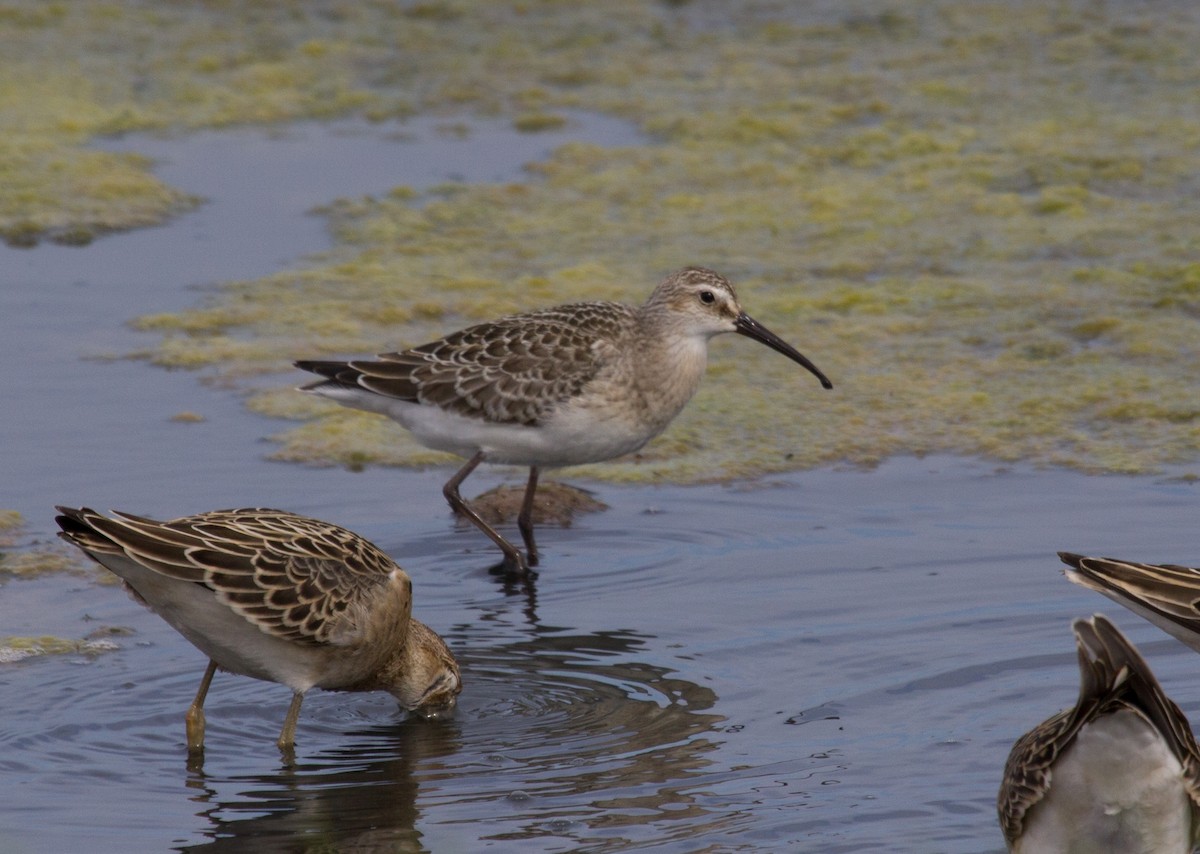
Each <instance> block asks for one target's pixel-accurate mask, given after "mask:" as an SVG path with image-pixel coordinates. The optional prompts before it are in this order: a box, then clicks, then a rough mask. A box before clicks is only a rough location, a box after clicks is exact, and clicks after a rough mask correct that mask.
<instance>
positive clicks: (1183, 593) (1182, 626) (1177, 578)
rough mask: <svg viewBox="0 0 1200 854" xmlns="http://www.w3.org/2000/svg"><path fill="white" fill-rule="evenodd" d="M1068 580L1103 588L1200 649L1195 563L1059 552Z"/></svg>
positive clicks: (1199, 590)
mask: <svg viewBox="0 0 1200 854" xmlns="http://www.w3.org/2000/svg"><path fill="white" fill-rule="evenodd" d="M1058 556H1059V557H1060V558H1062V562H1063V563H1065V564H1066V565H1067V566H1068V567H1070V568H1069V569H1067V570H1066V571H1065V574H1066V576H1067V578H1068V579H1069V580H1070V581H1073V582H1074V583H1076V584H1078V585H1080V586H1081V587H1086V588H1088V589H1089V590H1095V591H1096V592H1097V593H1103V594H1104V595H1105V596H1107V597H1108V598H1109V599H1112V600H1113V601H1114V602H1118V603H1120V604H1121V605H1124V606H1125V607H1126V608H1128V609H1129V610H1130V611H1133V612H1134V613H1135V614H1137V615H1139V616H1141V617H1145V618H1146V619H1147V620H1149V621H1150V622H1152V623H1154V625H1156V626H1158V627H1159V628H1160V629H1162V630H1163V631H1164V632H1166V633H1167V634H1169V635H1171V636H1172V637H1175V638H1177V639H1178V640H1180V641H1183V643H1185V644H1187V645H1188V646H1190V647H1191V648H1192V649H1194V650H1196V651H1197V652H1200V569H1192V568H1191V567H1188V566H1179V565H1177V564H1170V563H1168V564H1154V563H1134V562H1132V561H1127V560H1117V559H1115V558H1110V557H1084V556H1083V555H1077V554H1072V553H1071V552H1059V553H1058Z"/></svg>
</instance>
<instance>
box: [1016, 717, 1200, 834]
mask: <svg viewBox="0 0 1200 854" xmlns="http://www.w3.org/2000/svg"><path fill="white" fill-rule="evenodd" d="M1191 827H1192V817H1191V806H1190V801H1189V799H1188V797H1187V794H1186V792H1185V790H1184V786H1183V779H1182V769H1181V767H1180V764H1179V760H1177V759H1176V758H1175V755H1174V754H1173V753H1171V751H1170V750H1169V749H1168V748H1167V745H1166V743H1165V742H1164V741H1163V739H1162V738H1161V737H1160V736H1159V735H1158V733H1157V731H1156V730H1155V729H1154V728H1153V727H1151V726H1150V725H1149V724H1148V723H1146V721H1145V720H1144V719H1143V718H1141V717H1140V716H1139V715H1137V714H1135V713H1133V712H1129V711H1121V712H1117V713H1115V714H1111V715H1106V716H1104V717H1102V718H1100V719H1099V720H1097V721H1095V722H1093V723H1091V724H1088V725H1087V726H1085V727H1084V728H1083V729H1082V730H1081V731H1080V732H1079V735H1078V736H1076V738H1075V741H1074V743H1073V744H1072V745H1071V747H1070V748H1068V749H1067V750H1066V751H1065V752H1064V753H1063V754H1062V756H1060V757H1059V759H1058V761H1057V762H1056V763H1055V764H1054V768H1053V770H1052V772H1051V777H1050V790H1049V792H1047V794H1046V797H1045V798H1044V799H1043V800H1042V801H1041V803H1039V804H1037V805H1035V806H1034V807H1033V809H1032V810H1030V815H1029V818H1028V819H1027V821H1026V827H1025V832H1024V833H1023V834H1022V836H1021V839H1020V841H1019V843H1018V844H1017V845H1016V846H1015V847H1014V848H1013V851H1015V852H1023V854H1104V852H1113V854H1116V852H1120V854H1139V852H1142V854H1168V852H1178V854H1186V852H1188V851H1190V850H1191Z"/></svg>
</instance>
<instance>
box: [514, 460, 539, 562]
mask: <svg viewBox="0 0 1200 854" xmlns="http://www.w3.org/2000/svg"><path fill="white" fill-rule="evenodd" d="M537 483H538V467H537V466H530V467H529V483H528V484H527V485H526V486H525V500H524V501H522V502H521V514H520V515H519V516H517V527H518V528H520V529H521V539H523V540H524V541H525V551H526V552H527V553H528V555H529V565H530V566H537V565H538V550H537V543H535V542H534V540H533V495H534V493H535V492H537Z"/></svg>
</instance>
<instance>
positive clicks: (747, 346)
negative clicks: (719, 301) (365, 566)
mask: <svg viewBox="0 0 1200 854" xmlns="http://www.w3.org/2000/svg"><path fill="white" fill-rule="evenodd" d="M0 20H7V21H9V22H10V23H12V24H13V25H12V26H5V27H0V33H3V35H0V49H3V50H4V51H5V63H6V70H9V69H11V71H10V73H9V75H8V79H9V82H8V83H6V84H4V85H3V89H2V90H0V110H2V111H3V115H4V116H5V119H6V126H12V127H13V131H12V133H10V142H9V143H8V145H9V146H12V145H19V146H23V147H22V150H23V151H33V152H38V153H39V155H38V156H39V157H41V158H42V159H41V160H38V161H37V162H36V163H33V164H32V165H30V164H29V161H28V160H26V161H21V162H22V163H24V164H25V166H24V167H20V166H14V163H16V160H15V158H14V156H13V154H12V152H11V151H10V150H9V149H8V148H4V147H0V170H7V171H11V170H13V169H14V168H24V169H27V170H29V171H30V177H29V182H30V186H33V187H36V188H37V192H36V193H33V194H32V196H31V198H32V197H36V199H37V200H38V202H39V203H45V206H46V207H47V208H48V209H50V210H53V211H56V212H58V214H59V215H60V216H61V217H62V218H63V222H64V223H66V224H70V223H73V222H80V223H84V224H86V223H87V222H90V220H89V218H88V217H87V216H85V215H84V214H83V213H81V212H80V210H79V209H78V206H81V205H85V204H98V202H99V201H103V199H102V198H101V197H102V194H101V193H100V192H98V189H97V188H94V187H89V186H86V185H85V186H83V187H82V188H76V189H75V190H74V191H73V193H74V194H73V195H70V194H66V193H63V192H61V190H60V189H56V188H57V187H58V185H57V184H56V183H55V181H54V180H52V176H53V175H54V174H55V172H54V170H53V169H50V168H49V167H48V166H47V164H46V162H45V160H44V158H45V157H47V156H51V157H56V158H58V159H59V160H61V161H62V163H64V164H66V165H65V166H63V167H62V169H63V170H65V171H70V170H73V169H85V168H86V164H87V162H88V158H90V157H93V156H94V155H93V154H89V153H88V152H86V151H83V150H82V149H81V148H80V147H79V146H80V145H81V144H82V142H83V141H85V140H86V139H87V138H88V137H89V136H91V135H94V134H97V133H105V132H116V131H125V130H135V129H145V128H194V127H205V126H219V125H224V124H231V123H244V122H281V121H287V120H291V119H297V118H302V117H313V116H317V117H320V116H332V115H344V114H359V115H365V116H367V117H369V118H372V119H385V118H390V117H395V116H402V115H406V114H409V113H412V112H430V111H442V112H445V111H449V110H453V111H458V112H459V114H460V115H461V114H464V113H489V114H500V115H506V116H509V117H511V119H512V121H513V122H514V123H515V124H516V126H518V127H519V126H520V123H521V121H522V120H523V119H522V117H524V121H529V120H530V118H531V117H554V116H557V115H560V114H561V113H562V111H564V110H568V109H586V110H596V111H606V112H610V113H614V114H617V115H620V116H623V117H626V118H628V119H629V120H630V121H633V122H636V123H637V124H638V125H639V126H640V127H641V128H642V129H643V130H644V131H645V132H646V133H647V134H649V135H651V136H652V138H653V141H652V142H648V143H647V144H646V145H642V146H634V147H627V148H621V149H604V148H600V147H597V146H594V145H586V144H574V145H569V146H565V147H563V148H561V149H559V150H558V151H557V152H555V154H554V155H553V156H552V157H551V158H550V159H549V160H548V161H546V162H544V163H541V164H539V165H538V166H537V167H536V169H535V170H534V175H533V176H532V180H531V182H530V183H528V184H521V185H504V186H452V187H445V188H440V189H439V190H438V191H437V192H431V193H429V194H426V195H425V196H418V197H415V198H414V194H413V192H412V191H411V190H410V189H408V188H398V191H396V192H389V190H390V189H391V188H387V187H380V188H379V194H378V196H377V197H376V198H373V199H356V200H345V201H340V202H336V203H332V204H330V205H329V206H328V208H327V213H328V215H329V216H330V218H331V222H332V224H333V227H334V229H335V232H336V235H337V238H338V240H339V246H338V248H337V249H336V250H335V251H333V252H332V253H330V254H329V255H328V257H327V258H326V259H325V260H324V261H323V262H322V263H320V264H318V265H314V266H312V267H309V268H307V269H302V270H295V271H288V272H285V273H280V274H277V275H274V276H270V277H267V278H265V279H261V280H258V281H253V282H239V283H233V284H230V285H229V286H228V287H226V288H225V289H224V290H223V292H222V293H221V294H219V295H218V296H217V297H216V298H215V299H214V301H213V302H212V304H210V305H206V306H203V307H201V308H200V309H198V310H196V311H192V312H184V313H182V314H179V315H171V316H161V315H160V316H155V317H153V318H145V319H143V321H142V326H143V327H144V328H154V329H160V330H163V332H164V336H165V337H164V340H163V344H162V346H161V348H160V349H159V350H158V351H157V352H156V353H155V359H156V360H157V361H159V362H160V363H162V364H165V365H178V366H188V367H194V366H213V367H214V368H215V369H216V371H217V372H219V373H220V374H223V375H227V376H242V375H245V374H247V373H251V372H255V371H262V372H267V371H276V370H279V369H281V368H283V367H284V366H285V365H286V364H287V363H288V362H289V361H290V360H291V359H293V358H296V357H301V356H316V355H320V354H323V353H354V352H358V353H372V352H377V351H381V350H386V349H391V348H396V347H401V346H404V345H412V344H418V343H422V342H423V341H426V340H428V339H430V338H432V337H435V336H437V335H440V334H443V333H445V332H447V331H450V330H452V329H454V328H457V327H459V326H461V325H463V324H466V323H470V322H472V321H476V320H480V319H484V318H487V317H490V316H492V315H495V314H497V313H502V312H508V311H514V310H519V309H522V308H528V307H534V306H538V305H544V304H548V303H554V302H561V301H568V300H572V299H579V298H614V299H624V300H630V301H639V300H641V299H642V298H644V296H645V295H646V293H647V292H648V291H649V289H650V288H651V287H652V285H653V284H654V283H655V281H657V279H659V278H660V277H661V276H663V275H664V274H666V273H667V272H669V271H670V270H672V269H674V268H676V267H678V266H681V265H682V264H685V263H700V264H706V265H709V266H712V267H715V268H717V269H719V270H721V271H722V272H725V273H727V274H728V275H730V276H731V277H732V278H733V279H734V281H735V283H736V284H738V285H739V287H740V293H741V296H742V299H743V302H744V304H745V306H746V308H747V309H748V310H749V311H750V313H751V314H753V315H754V316H756V317H758V318H759V319H760V320H762V321H763V322H764V323H766V324H767V325H769V326H771V327H772V328H774V329H775V330H776V331H778V332H779V333H780V334H782V335H783V336H784V337H785V338H787V339H789V340H790V341H792V342H793V343H795V344H796V345H797V346H799V347H800V348H801V349H803V350H804V351H805V352H806V353H807V354H808V355H810V356H811V357H812V358H813V359H814V360H815V361H816V362H817V364H819V365H820V366H821V367H822V368H823V369H824V370H825V372H826V373H828V374H829V376H830V377H831V378H832V379H833V381H834V384H835V386H836V387H835V390H834V391H832V392H824V391H821V390H820V389H819V388H818V387H817V386H816V384H815V383H814V382H813V381H812V377H811V376H809V375H807V374H806V373H804V372H803V371H801V370H799V369H798V368H797V367H796V366H795V365H794V364H791V363H789V362H787V361H786V360H785V359H783V358H782V357H780V356H778V355H777V354H774V353H771V352H768V351H767V350H766V349H765V348H760V347H756V346H755V345H753V344H751V343H750V342H747V341H744V340H740V339H739V340H733V339H732V338H727V339H718V340H717V341H715V342H714V345H713V347H712V353H713V358H712V366H711V368H710V371H709V374H710V375H709V377H708V378H707V380H706V382H705V384H704V385H703V386H702V388H701V391H700V393H699V394H698V395H697V397H696V399H695V400H694V401H693V402H692V404H691V405H690V406H689V407H688V408H687V409H686V410H685V411H684V413H683V415H681V416H680V418H679V419H678V420H677V421H676V423H674V424H673V425H672V426H671V428H670V429H669V430H668V431H667V433H666V434H665V435H664V436H663V437H662V438H660V439H659V440H657V441H655V442H654V443H652V444H651V445H650V446H648V447H647V448H646V449H645V450H644V451H643V453H642V455H640V456H639V457H638V458H637V459H630V460H624V461H620V462H617V463H611V464H605V465H600V466H594V467H587V468H586V469H581V470H580V471H581V472H582V473H586V474H587V475H589V476H597V477H607V478H616V479H655V478H669V479H673V480H680V479H703V478H713V477H728V476H740V475H748V474H753V473H757V472H763V471H770V470H781V469H789V468H802V467H808V466H815V465H820V464H825V463H829V462H833V461H841V460H849V461H852V462H856V463H868V464H869V463H872V462H875V461H878V460H879V459H882V458H883V457H886V456H888V455H890V454H895V453H918V454H920V453H931V452H939V451H945V452H955V453H965V454H983V455H987V456H989V457H993V458H997V459H1002V460H1029V461H1034V462H1038V463H1045V464H1061V465H1070V466H1076V467H1080V468H1084V469H1088V470H1096V471H1127V472H1136V471H1147V470H1153V469H1156V468H1159V467H1162V466H1164V465H1169V464H1180V463H1184V464H1191V463H1194V462H1195V461H1196V459H1197V449H1198V447H1200V404H1197V403H1196V402H1195V401H1196V400H1197V396H1196V383H1195V375H1194V365H1195V364H1196V361H1197V356H1198V355H1200V354H1198V353H1197V349H1198V347H1200V343H1198V341H1200V337H1198V336H1197V334H1196V327H1197V323H1198V322H1200V252H1198V249H1200V230H1197V229H1196V227H1195V223H1196V222H1200V210H1197V208H1198V206H1200V202H1198V196H1197V193H1196V192H1195V174H1196V168H1197V155H1198V149H1200V114H1198V111H1197V109H1196V105H1195V93H1196V91H1197V87H1198V85H1200V64H1198V63H1197V62H1196V60H1195V50H1194V45H1195V44H1197V43H1198V41H1200V18H1198V16H1197V15H1196V14H1195V12H1194V10H1193V8H1192V6H1191V5H1189V4H1185V3H1174V4H1172V3H1162V4H1153V5H1152V6H1145V5H1143V6H1139V7H1137V8H1136V9H1135V8H1133V7H1128V8H1126V7H1122V6H1099V5H1096V4H1089V3H1070V2H1058V3H1043V2H1033V0H1013V2H977V3H962V2H950V0H943V2H936V0H931V2H926V3H921V4H899V3H883V2H857V3H849V4H842V3H830V4H782V5H781V4H773V3H754V2H747V3H741V4H709V3H701V2H696V3H685V4H676V3H653V2H632V0H627V1H625V2H623V1H622V0H616V2H611V3H604V4H568V3H562V2H554V0H520V2H488V3H483V2H439V3H422V4H417V5H411V4H410V5H403V4H391V3H387V4H384V3H379V4H375V3H358V2H355V3H351V2H345V3H332V4H325V3H323V4H319V5H317V4H305V3H268V4H233V3H222V2H217V3H208V4H203V5H199V4H197V5H191V4H170V5H169V4H159V5H144V4H135V3H127V4H123V3H113V4H95V3H88V4H84V3H77V4H72V3H63V4H52V5H46V4H34V3H32V2H30V3H9V4H5V5H4V6H3V7H0ZM64 57H66V58H67V59H66V60H64ZM13 81H17V82H13ZM536 124H537V122H533V125H536ZM533 125H531V126H533ZM46 151H50V152H51V154H50V155H46V153H45V152H46ZM0 177H2V175H0ZM4 183H5V182H3V181H0V186H3V185H4ZM148 195H149V194H148ZM414 202H417V203H419V204H414ZM129 204H130V203H129V200H128V199H126V200H125V202H123V203H121V204H117V205H111V206H108V207H107V208H106V210H110V209H123V208H125V207H127V206H128V205H129ZM21 210H22V208H21V205H20V204H16V205H14V204H12V202H11V200H5V198H4V197H3V196H0V224H3V223H19V222H21V221H23V218H22V216H21V215H20V212H21ZM6 217H7V218H6ZM14 217H15V218H14ZM28 219H29V218H28V217H25V218H24V220H28ZM289 381H290V380H289ZM284 401H285V395H284V394H283V393H280V392H271V393H269V394H268V396H266V397H265V398H262V399H260V400H259V401H258V402H257V403H256V407H257V408H259V409H260V410H263V411H271V412H274V413H275V414H283V415H287V416H288V417H309V416H311V415H316V414H321V415H322V417H321V418H320V419H319V420H316V421H311V422H309V423H306V424H304V425H303V426H301V427H299V428H297V429H294V430H290V431H288V432H287V433H285V434H284V435H283V436H282V437H280V438H281V443H282V444H281V451H280V456H282V457H284V458H287V459H296V460H306V461H327V462H338V463H343V464H349V465H362V464H364V463H368V462H383V463H399V464H414V463H425V462H429V461H431V460H435V459H440V457H438V456H437V455H434V454H431V453H429V452H427V451H424V450H423V449H421V448H419V447H418V446H416V445H415V443H413V442H412V441H411V440H410V439H408V437H407V436H406V435H405V434H404V433H403V431H402V430H400V429H399V428H398V427H395V426H394V425H391V424H389V423H387V422H385V421H384V420H383V419H381V418H379V417H377V416H370V415H365V414H359V413H352V412H348V411H345V410H338V409H336V408H334V407H332V406H323V405H321V404H319V403H318V402H301V401H299V400H297V401H296V402H284Z"/></svg>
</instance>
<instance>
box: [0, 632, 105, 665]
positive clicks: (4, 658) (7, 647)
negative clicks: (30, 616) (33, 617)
mask: <svg viewBox="0 0 1200 854" xmlns="http://www.w3.org/2000/svg"><path fill="white" fill-rule="evenodd" d="M118 631H119V630H118ZM96 635H97V633H95V632H93V633H92V634H91V635H89V636H88V637H86V638H78V639H75V638H60V637H57V636H55V635H39V636H36V637H21V636H16V635H13V636H9V637H0V664H12V663H14V662H17V661H21V660H23V659H26V658H34V657H36V656H39V655H63V654H65V653H83V654H85V655H100V654H101V653H105V652H112V651H113V650H117V649H120V648H121V647H120V645H119V644H117V643H116V642H115V641H112V640H109V639H107V638H104V637H97V636H96Z"/></svg>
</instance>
